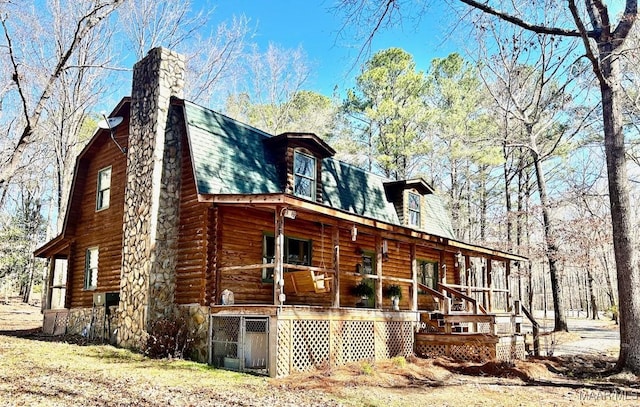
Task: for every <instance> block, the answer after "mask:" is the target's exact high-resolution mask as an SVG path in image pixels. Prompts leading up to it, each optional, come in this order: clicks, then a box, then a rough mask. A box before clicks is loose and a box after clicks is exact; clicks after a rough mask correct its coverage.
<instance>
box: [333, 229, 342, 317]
mask: <svg viewBox="0 0 640 407" xmlns="http://www.w3.org/2000/svg"><path fill="white" fill-rule="evenodd" d="M332 240H333V272H334V274H333V304H332V305H331V306H332V307H333V308H340V228H339V227H338V225H336V226H334V227H333V239H332Z"/></svg>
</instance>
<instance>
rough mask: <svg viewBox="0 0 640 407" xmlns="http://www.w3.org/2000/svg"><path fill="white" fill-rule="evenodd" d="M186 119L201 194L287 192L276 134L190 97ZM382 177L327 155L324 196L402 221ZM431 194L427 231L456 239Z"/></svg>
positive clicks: (327, 201)
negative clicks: (270, 142)
mask: <svg viewBox="0 0 640 407" xmlns="http://www.w3.org/2000/svg"><path fill="white" fill-rule="evenodd" d="M184 109H185V120H186V123H187V134H188V137H189V143H190V147H191V153H192V160H193V168H194V172H195V173H194V176H195V179H196V184H197V188H198V192H199V193H200V194H205V195H209V194H243V195H245V194H270V193H283V192H284V191H283V186H282V185H281V184H280V181H279V178H278V171H277V166H276V159H275V157H274V156H273V154H272V153H271V151H270V150H269V147H268V146H266V145H265V143H264V140H266V139H269V138H271V137H273V136H271V135H270V134H268V133H265V132H263V131H261V130H258V129H256V128H253V127H251V126H248V125H246V124H243V123H240V122H237V121H235V120H233V119H231V118H229V117H227V116H225V115H223V114H220V113H217V112H214V111H212V110H209V109H206V108H204V107H201V106H198V105H196V104H193V103H190V102H187V101H185V102H184ZM385 182H389V180H388V179H385V178H382V177H380V176H377V175H375V174H372V173H370V172H367V171H365V170H362V169H360V168H358V167H355V166H353V165H350V164H347V163H344V162H341V161H338V160H336V159H334V158H325V159H323V161H322V187H323V190H322V198H323V204H324V205H327V206H329V207H332V208H335V209H338V210H341V211H345V212H349V213H353V214H357V215H360V216H364V217H367V218H371V219H376V220H380V221H383V222H386V223H391V224H400V220H399V218H398V214H397V213H396V210H395V208H394V206H393V204H392V203H391V202H389V201H387V198H386V194H385V188H384V183H385ZM424 196H425V202H426V204H425V205H426V208H425V209H426V210H425V215H426V217H427V219H426V223H425V225H426V226H425V229H424V231H425V232H427V233H430V234H433V235H437V236H441V237H446V238H450V239H454V235H453V228H452V226H451V220H450V218H449V215H448V213H447V211H446V209H445V208H444V205H443V203H442V200H441V199H440V198H439V197H438V196H436V195H432V194H427V195H424Z"/></svg>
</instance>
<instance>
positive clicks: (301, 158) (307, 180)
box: [293, 151, 316, 200]
mask: <svg viewBox="0 0 640 407" xmlns="http://www.w3.org/2000/svg"><path fill="white" fill-rule="evenodd" d="M293 193H294V194H295V195H297V196H300V197H303V198H307V199H311V200H314V199H315V197H316V159H315V157H313V156H311V155H308V154H304V153H301V152H299V151H295V152H294V156H293Z"/></svg>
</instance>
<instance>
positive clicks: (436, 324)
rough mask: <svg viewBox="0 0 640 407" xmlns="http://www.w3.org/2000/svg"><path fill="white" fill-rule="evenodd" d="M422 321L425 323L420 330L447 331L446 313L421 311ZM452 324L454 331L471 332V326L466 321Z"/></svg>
mask: <svg viewBox="0 0 640 407" xmlns="http://www.w3.org/2000/svg"><path fill="white" fill-rule="evenodd" d="M420 322H422V323H423V328H422V329H420V332H424V333H427V332H428V333H445V321H444V314H443V313H441V312H429V313H421V314H420ZM451 325H452V326H451V332H452V333H465V332H469V327H468V326H467V324H465V323H460V322H454V323H452V324H451Z"/></svg>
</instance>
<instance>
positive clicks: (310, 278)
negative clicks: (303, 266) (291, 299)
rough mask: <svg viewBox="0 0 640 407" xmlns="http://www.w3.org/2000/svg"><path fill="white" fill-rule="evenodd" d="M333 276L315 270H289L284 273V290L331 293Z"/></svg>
mask: <svg viewBox="0 0 640 407" xmlns="http://www.w3.org/2000/svg"><path fill="white" fill-rule="evenodd" d="M331 280H333V277H330V276H327V275H326V274H324V273H319V274H316V273H315V272H314V271H313V270H300V271H289V272H286V273H284V292H285V293H286V294H300V293H316V294H322V293H329V292H331Z"/></svg>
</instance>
